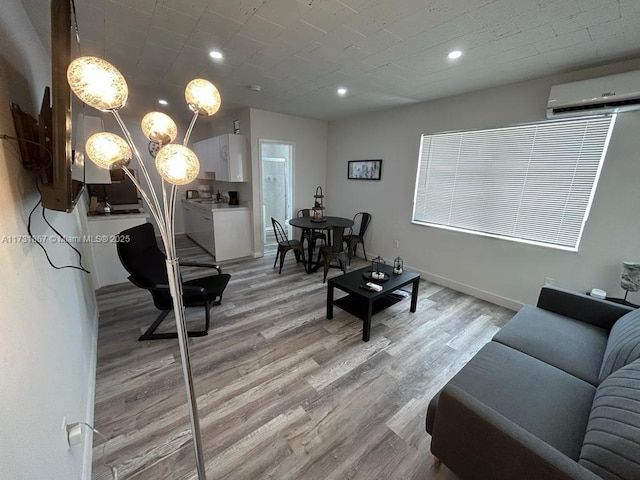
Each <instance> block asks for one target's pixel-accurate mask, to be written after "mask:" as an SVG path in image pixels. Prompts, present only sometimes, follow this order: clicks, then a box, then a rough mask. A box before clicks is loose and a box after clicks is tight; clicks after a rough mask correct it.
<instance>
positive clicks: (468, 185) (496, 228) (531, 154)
mask: <svg viewBox="0 0 640 480" xmlns="http://www.w3.org/2000/svg"><path fill="white" fill-rule="evenodd" d="M614 123H615V115H614V116H609V117H592V118H583V119H576V120H570V121H562V122H541V123H535V124H528V125H521V126H516V127H508V128H497V129H491V130H475V131H465V132H454V133H442V134H434V135H423V136H422V142H421V151H420V161H419V163H418V175H417V180H416V191H415V199H414V206H413V222H414V223H421V224H428V225H435V226H440V227H446V228H453V229H456V230H464V231H468V232H471V233H481V234H486V235H492V236H498V237H501V238H507V239H511V240H518V241H525V242H533V243H539V244H544V245H549V246H556V247H560V248H565V249H570V250H576V249H577V247H578V244H579V242H580V236H581V235H582V229H583V228H584V224H585V222H586V219H587V215H588V213H589V207H590V205H591V200H592V197H593V193H594V192H595V187H596V183H597V180H598V176H599V173H600V169H601V166H602V161H603V160H604V156H605V154H606V148H607V145H608V142H609V137H610V135H611V131H612V129H613V125H614Z"/></svg>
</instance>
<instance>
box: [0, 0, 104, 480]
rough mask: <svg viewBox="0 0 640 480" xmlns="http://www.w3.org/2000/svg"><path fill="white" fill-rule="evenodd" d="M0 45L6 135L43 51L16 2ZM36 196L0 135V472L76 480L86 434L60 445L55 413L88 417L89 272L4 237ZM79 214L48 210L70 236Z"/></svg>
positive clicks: (91, 368)
mask: <svg viewBox="0 0 640 480" xmlns="http://www.w3.org/2000/svg"><path fill="white" fill-rule="evenodd" d="M0 45H2V49H1V50H0V132H1V133H6V134H9V135H15V132H14V128H13V121H12V118H11V113H10V110H9V103H10V102H15V103H19V104H20V106H21V107H22V109H23V110H24V111H27V112H29V113H31V114H32V115H33V114H36V113H37V112H38V109H39V107H40V103H41V101H42V93H43V90H44V86H45V85H46V84H49V82H50V80H49V76H50V68H51V65H50V58H49V54H48V52H47V51H45V49H44V48H43V47H42V45H41V44H40V41H39V39H38V36H37V35H36V32H35V31H34V29H33V27H32V26H31V24H30V23H29V20H28V18H27V16H26V14H25V11H24V9H23V7H22V6H21V4H20V3H19V2H4V3H3V6H2V15H0ZM38 199H39V196H38V194H37V192H36V189H35V187H34V184H33V180H32V177H31V175H30V174H29V173H27V172H26V171H25V170H23V169H22V167H21V165H20V155H19V153H18V150H17V145H16V143H15V142H14V141H7V140H0V211H2V215H0V271H1V272H2V275H1V279H0V291H1V292H2V294H1V296H0V325H1V326H2V334H1V335H0V392H1V394H0V418H2V428H1V429H0V478H2V479H12V480H15V479H25V480H40V479H43V478H47V479H50V480H69V479H79V478H83V468H84V470H85V471H84V476H85V478H88V472H89V471H90V470H89V469H90V459H91V443H90V442H91V437H90V435H89V434H88V432H87V430H86V429H85V432H86V434H85V444H84V446H85V447H86V448H85V449H83V446H82V445H80V446H76V447H73V448H69V446H68V444H67V443H66V432H65V431H64V429H63V421H64V419H66V422H69V423H71V422H77V421H82V422H87V423H92V421H93V400H94V398H93V392H94V386H95V361H96V342H97V309H96V304H95V297H94V294H93V289H92V288H91V281H90V278H89V275H87V274H85V273H82V272H80V271H78V270H72V269H64V270H54V269H53V268H52V267H50V266H49V264H48V263H47V261H46V259H45V257H44V254H43V252H42V251H41V250H40V249H39V248H38V247H37V245H35V244H32V243H8V241H7V239H8V238H10V237H11V236H26V235H27V217H28V215H29V211H30V210H31V209H32V208H33V206H34V205H35V204H36V202H37V201H38ZM83 214H86V212H85V211H83V209H82V206H79V207H77V208H76V211H75V213H74V214H65V213H55V212H51V211H48V212H47V216H48V219H49V221H50V222H51V223H52V224H53V225H54V226H55V227H56V228H57V229H58V230H60V232H62V233H64V234H66V235H71V236H73V235H78V234H82V233H83V231H82V230H81V225H82V224H83V223H84V220H85V219H84V218H82V215H83ZM41 218H42V217H41V210H40V209H38V210H37V211H36V213H35V214H34V222H35V223H34V225H33V227H34V228H33V230H34V234H42V235H49V234H51V233H53V232H51V231H50V230H48V227H46V225H45V224H44V222H42V220H41ZM76 247H79V248H81V249H82V247H83V245H81V244H76ZM47 250H48V251H49V252H50V255H51V257H52V260H53V261H54V262H55V263H56V264H58V265H67V264H72V265H77V263H78V258H77V256H76V254H75V253H74V252H73V251H72V250H71V249H69V248H68V247H67V246H63V245H54V244H51V243H49V244H47ZM84 258H85V259H86V258H87V255H86V254H85V255H84ZM83 455H84V458H83ZM83 460H84V463H83Z"/></svg>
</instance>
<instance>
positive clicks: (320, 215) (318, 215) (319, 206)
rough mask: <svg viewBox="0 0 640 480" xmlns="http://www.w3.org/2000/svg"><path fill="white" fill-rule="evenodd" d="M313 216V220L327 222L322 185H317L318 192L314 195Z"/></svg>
mask: <svg viewBox="0 0 640 480" xmlns="http://www.w3.org/2000/svg"><path fill="white" fill-rule="evenodd" d="M312 210H313V216H312V217H311V221H312V222H316V223H321V222H325V221H326V219H325V218H324V195H323V193H322V187H321V186H319V185H318V187H316V193H315V195H314V196H313V208H312Z"/></svg>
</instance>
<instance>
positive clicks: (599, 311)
mask: <svg viewBox="0 0 640 480" xmlns="http://www.w3.org/2000/svg"><path fill="white" fill-rule="evenodd" d="M537 306H538V307H539V308H543V309H545V310H548V311H550V312H553V313H557V314H559V315H564V316H565V317H569V318H573V319H575V320H580V321H583V322H586V323H590V324H591V325H595V326H596V327H600V328H605V329H607V330H610V329H611V327H612V326H613V324H614V323H615V322H616V320H618V319H619V318H620V317H622V316H623V315H625V314H626V313H629V312H631V311H633V308H631V307H627V306H625V305H620V304H617V303H613V302H607V301H606V300H600V299H599V298H595V297H590V296H589V295H584V294H582V293H577V292H572V291H570V290H564V289H562V288H558V287H553V286H549V285H545V286H544V287H542V290H540V296H539V297H538V305H537Z"/></svg>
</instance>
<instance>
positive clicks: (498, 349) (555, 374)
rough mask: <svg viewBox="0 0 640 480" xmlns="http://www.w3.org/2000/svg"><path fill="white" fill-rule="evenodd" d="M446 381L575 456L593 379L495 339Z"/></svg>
mask: <svg viewBox="0 0 640 480" xmlns="http://www.w3.org/2000/svg"><path fill="white" fill-rule="evenodd" d="M449 384H453V385H455V386H456V387H458V388H460V389H462V390H463V391H465V392H466V393H468V394H469V395H472V396H474V397H475V398H476V399H478V401H480V402H482V403H483V404H485V405H486V406H487V407H489V408H492V409H493V410H495V411H496V412H498V413H499V414H501V415H502V416H504V417H506V418H507V419H509V420H510V421H512V422H514V423H516V424H517V425H519V426H520V427H522V428H524V429H525V430H527V431H529V432H530V433H531V434H533V435H535V436H536V437H538V438H539V439H541V440H543V441H544V442H546V443H548V444H549V445H551V446H552V447H554V448H556V449H557V450H559V451H561V452H562V453H564V454H565V455H567V456H568V457H570V458H572V459H573V460H576V461H577V460H578V456H579V455H580V449H581V448H582V442H583V439H584V432H585V429H586V426H587V420H588V419H589V412H590V410H591V402H592V401H593V396H594V394H595V392H596V388H595V387H594V386H593V385H591V384H589V383H587V382H585V381H583V380H580V379H578V378H576V377H574V376H572V375H569V374H568V373H566V372H563V371H562V370H560V369H558V368H556V367H553V366H551V365H548V364H546V363H544V362H542V361H540V360H538V359H536V358H533V357H531V356H529V355H526V354H524V353H522V352H520V351H518V350H515V349H513V348H511V347H508V346H506V345H503V344H501V343H497V342H489V343H488V344H487V345H485V346H484V347H482V348H481V349H480V351H479V352H478V353H477V354H476V355H475V356H474V357H473V358H472V359H471V360H470V361H469V362H468V363H467V364H466V365H465V366H464V367H463V368H462V370H460V372H458V373H457V374H456V375H455V376H454V377H453V378H452V379H451V381H450V382H449ZM437 423H438V418H437V412H436V419H435V424H437ZM436 428H437V427H436Z"/></svg>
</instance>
